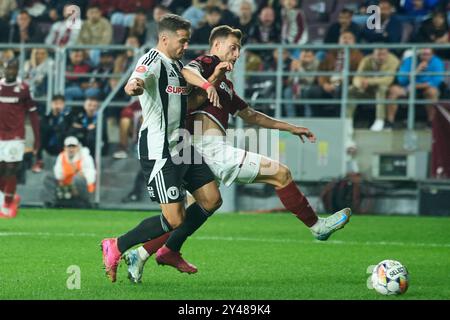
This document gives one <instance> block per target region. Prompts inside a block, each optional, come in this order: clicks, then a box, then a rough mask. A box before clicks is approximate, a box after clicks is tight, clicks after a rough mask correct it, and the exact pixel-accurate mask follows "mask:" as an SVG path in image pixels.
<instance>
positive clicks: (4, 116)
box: [0, 60, 40, 218]
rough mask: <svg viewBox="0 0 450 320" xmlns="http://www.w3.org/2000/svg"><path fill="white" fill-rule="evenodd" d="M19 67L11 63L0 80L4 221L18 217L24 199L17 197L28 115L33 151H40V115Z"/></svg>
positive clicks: (0, 184) (0, 182)
mask: <svg viewBox="0 0 450 320" xmlns="http://www.w3.org/2000/svg"><path fill="white" fill-rule="evenodd" d="M18 71H19V64H18V62H17V60H11V61H9V62H8V63H7V64H6V66H5V77H4V78H3V79H0V198H3V201H1V200H2V199H0V204H1V208H0V218H14V217H15V216H16V215H17V210H18V206H19V203H20V197H19V195H18V194H16V185H17V178H16V173H17V170H18V168H19V167H20V164H21V162H22V160H23V154H24V150H25V116H26V114H28V115H29V117H30V121H31V126H32V128H33V133H34V147H33V152H34V154H36V152H37V150H38V149H39V143H40V139H39V116H38V113H37V108H36V105H35V103H34V101H33V100H32V99H31V95H30V90H29V88H28V86H27V85H26V84H25V83H23V82H21V81H20V80H19V79H18V78H17V74H18Z"/></svg>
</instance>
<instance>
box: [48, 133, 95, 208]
mask: <svg viewBox="0 0 450 320" xmlns="http://www.w3.org/2000/svg"><path fill="white" fill-rule="evenodd" d="M53 174H54V175H49V176H47V177H46V179H45V181H44V190H45V192H43V194H42V196H43V200H44V203H45V205H47V206H54V205H55V204H56V202H57V200H62V199H65V200H70V199H74V200H79V201H78V202H77V203H78V204H79V205H80V206H87V207H89V206H90V201H89V194H92V193H93V192H94V191H95V180H96V170H95V165H94V159H93V158H92V156H91V155H90V152H89V149H88V148H86V147H83V146H82V145H81V144H80V142H79V141H78V139H77V138H76V137H74V136H69V137H67V138H66V139H65V140H64V150H63V151H62V152H61V153H60V154H59V155H58V157H57V158H56V163H55V166H54V168H53Z"/></svg>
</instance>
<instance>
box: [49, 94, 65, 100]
mask: <svg viewBox="0 0 450 320" xmlns="http://www.w3.org/2000/svg"><path fill="white" fill-rule="evenodd" d="M56 100H62V101H66V98H64V96H63V95H62V94H55V95H54V96H53V97H52V101H56Z"/></svg>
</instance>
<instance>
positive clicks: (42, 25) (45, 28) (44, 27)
mask: <svg viewBox="0 0 450 320" xmlns="http://www.w3.org/2000/svg"><path fill="white" fill-rule="evenodd" d="M37 26H38V28H39V30H41V32H42V33H43V34H48V33H49V32H50V29H51V28H52V23H49V22H38V24H37Z"/></svg>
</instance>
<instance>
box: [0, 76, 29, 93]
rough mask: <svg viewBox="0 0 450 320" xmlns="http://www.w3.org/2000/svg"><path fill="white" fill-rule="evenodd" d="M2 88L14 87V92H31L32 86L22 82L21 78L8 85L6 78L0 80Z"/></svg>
mask: <svg viewBox="0 0 450 320" xmlns="http://www.w3.org/2000/svg"><path fill="white" fill-rule="evenodd" d="M0 87H12V88H13V89H14V92H23V91H26V92H29V91H30V86H29V85H28V83H26V82H25V81H23V80H21V79H20V78H17V79H16V81H15V82H14V83H8V84H7V83H6V79H5V78H1V79H0Z"/></svg>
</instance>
